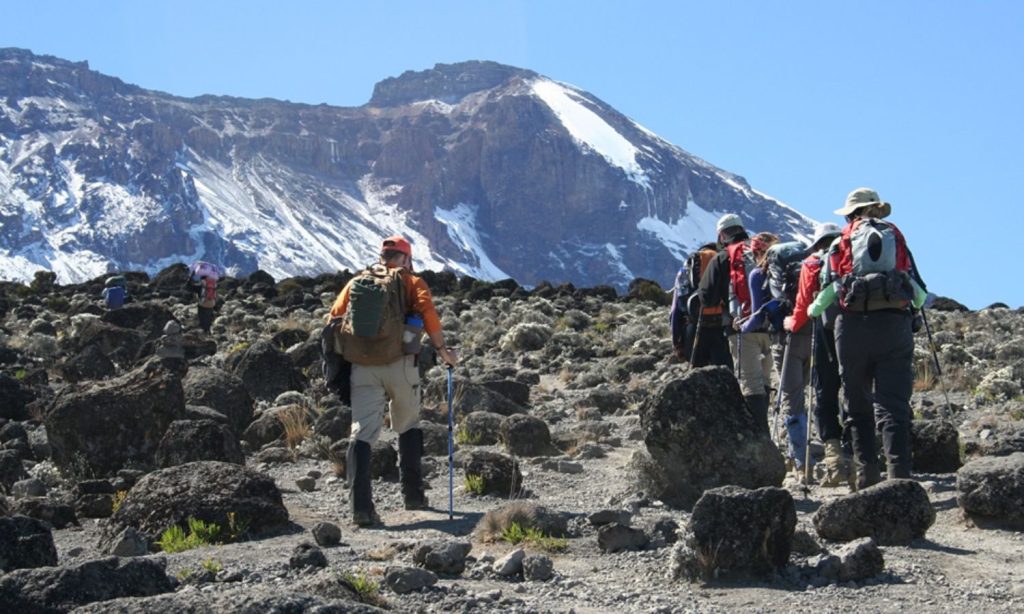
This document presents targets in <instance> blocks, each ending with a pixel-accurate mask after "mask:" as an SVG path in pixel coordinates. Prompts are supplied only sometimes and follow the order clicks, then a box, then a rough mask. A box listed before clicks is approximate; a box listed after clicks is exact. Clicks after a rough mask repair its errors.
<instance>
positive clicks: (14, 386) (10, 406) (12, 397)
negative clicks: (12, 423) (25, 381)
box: [0, 373, 32, 420]
mask: <svg viewBox="0 0 1024 614" xmlns="http://www.w3.org/2000/svg"><path fill="white" fill-rule="evenodd" d="M31 400H32V395H31V394H30V393H29V392H28V391H27V390H25V389H24V388H22V386H21V382H19V381H18V380H17V379H15V378H13V377H11V376H9V375H7V374H6V373H0V418H6V419H8V420H25V419H27V418H28V412H27V411H26V410H25V406H26V405H28V402H29V401H31Z"/></svg>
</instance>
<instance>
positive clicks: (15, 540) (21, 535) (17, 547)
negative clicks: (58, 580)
mask: <svg viewBox="0 0 1024 614" xmlns="http://www.w3.org/2000/svg"><path fill="white" fill-rule="evenodd" d="M56 564H57V548H56V546H54V544H53V533H52V532H51V531H50V527H49V526H48V525H47V524H46V523H44V522H42V521H39V520H36V519H35V518H28V517H26V516H12V517H0V572H8V571H13V570H15V569H25V568H30V567H52V566H54V565H56ZM0 594H2V592H0ZM0 603H3V600H0Z"/></svg>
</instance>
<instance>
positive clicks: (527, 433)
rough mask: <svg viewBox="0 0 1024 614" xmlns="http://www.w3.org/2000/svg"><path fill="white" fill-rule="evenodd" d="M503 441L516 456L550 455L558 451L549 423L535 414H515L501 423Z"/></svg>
mask: <svg viewBox="0 0 1024 614" xmlns="http://www.w3.org/2000/svg"><path fill="white" fill-rule="evenodd" d="M501 442H502V443H503V444H505V448H506V449H508V451H509V452H510V453H511V454H513V455H515V456H548V455H550V454H555V453H557V450H555V447H554V445H552V443H551V431H550V430H548V425H547V424H546V423H545V422H544V421H543V420H541V419H540V418H537V417H535V416H530V415H527V414H513V415H511V416H508V417H507V418H505V419H504V420H503V421H502V423H501Z"/></svg>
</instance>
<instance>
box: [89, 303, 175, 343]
mask: <svg viewBox="0 0 1024 614" xmlns="http://www.w3.org/2000/svg"><path fill="white" fill-rule="evenodd" d="M174 319H175V318H174V314H173V313H171V311H170V310H169V309H167V307H164V306H163V305H161V304H159V303H154V302H148V301H147V302H141V303H130V304H128V305H125V306H124V307H122V308H120V309H113V310H111V311H108V312H106V313H104V314H103V316H102V317H101V318H100V320H102V321H103V322H106V323H108V324H113V325H114V326H120V327H122V328H131V329H134V330H136V331H138V332H140V333H142V335H143V337H144V338H145V339H146V340H147V341H152V340H153V339H156V338H157V337H159V336H160V335H162V334H163V331H164V325H165V324H167V322H169V321H171V320H174Z"/></svg>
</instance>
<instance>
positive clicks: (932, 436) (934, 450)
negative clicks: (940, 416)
mask: <svg viewBox="0 0 1024 614" xmlns="http://www.w3.org/2000/svg"><path fill="white" fill-rule="evenodd" d="M910 426H911V441H912V447H913V463H914V471H920V472H924V473H952V472H954V471H956V470H957V469H959V468H960V434H959V433H958V432H957V430H956V426H955V425H954V424H953V423H952V422H950V421H949V420H914V421H913V422H911V423H910Z"/></svg>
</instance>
